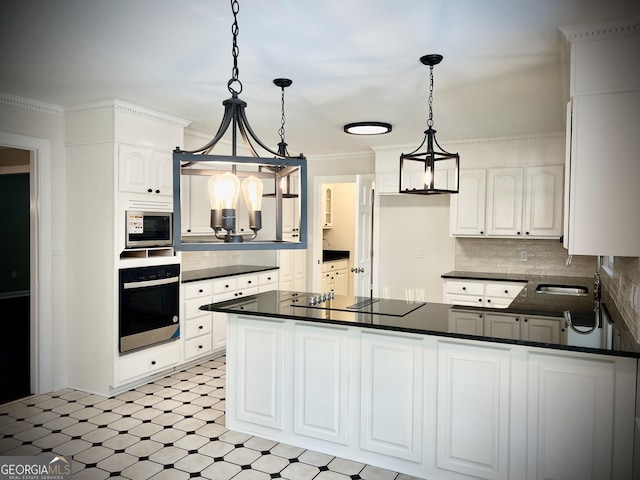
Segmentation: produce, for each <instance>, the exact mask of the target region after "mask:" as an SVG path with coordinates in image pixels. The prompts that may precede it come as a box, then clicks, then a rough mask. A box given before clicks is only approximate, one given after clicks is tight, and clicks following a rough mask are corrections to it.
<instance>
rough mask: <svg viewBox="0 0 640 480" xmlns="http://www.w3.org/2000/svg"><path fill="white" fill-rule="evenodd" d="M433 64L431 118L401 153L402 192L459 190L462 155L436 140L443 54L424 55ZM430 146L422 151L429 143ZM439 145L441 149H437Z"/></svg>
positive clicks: (430, 95)
mask: <svg viewBox="0 0 640 480" xmlns="http://www.w3.org/2000/svg"><path fill="white" fill-rule="evenodd" d="M420 61H421V62H422V63H423V64H424V65H428V66H429V71H430V76H429V118H428V120H427V129H426V130H425V132H424V138H423V140H422V143H421V144H420V146H418V148H416V149H415V150H414V151H413V152H411V153H403V154H401V155H400V185H399V190H400V193H412V194H421V195H430V194H436V193H458V183H459V179H460V156H459V155H458V154H457V153H450V152H447V151H445V150H444V149H443V148H442V147H441V146H440V145H439V144H438V141H437V140H436V130H435V129H434V128H433V67H434V65H437V64H439V63H440V62H441V61H442V55H438V54H430V55H425V56H423V57H421V58H420ZM425 144H426V147H427V150H426V151H424V152H421V153H419V150H420V149H421V148H422V147H423V146H425ZM436 147H437V149H436Z"/></svg>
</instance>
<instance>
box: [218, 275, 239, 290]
mask: <svg viewBox="0 0 640 480" xmlns="http://www.w3.org/2000/svg"><path fill="white" fill-rule="evenodd" d="M235 289H236V279H235V278H229V277H225V278H219V279H218V280H214V281H213V293H224V292H233V291H234V290H235Z"/></svg>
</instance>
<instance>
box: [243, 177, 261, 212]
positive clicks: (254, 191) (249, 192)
mask: <svg viewBox="0 0 640 480" xmlns="http://www.w3.org/2000/svg"><path fill="white" fill-rule="evenodd" d="M263 190H264V186H263V184H262V180H260V179H259V178H256V177H254V176H253V175H251V176H249V177H247V178H245V179H244V180H243V181H242V194H243V195H244V200H245V202H246V204H247V208H248V209H249V211H252V212H255V211H258V210H262V191H263Z"/></svg>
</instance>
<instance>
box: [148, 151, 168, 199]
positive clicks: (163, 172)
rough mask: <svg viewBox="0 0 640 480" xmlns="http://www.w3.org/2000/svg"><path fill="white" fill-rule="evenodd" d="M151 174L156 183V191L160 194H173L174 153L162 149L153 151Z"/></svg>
mask: <svg viewBox="0 0 640 480" xmlns="http://www.w3.org/2000/svg"><path fill="white" fill-rule="evenodd" d="M150 162H151V174H152V175H153V180H152V181H153V183H154V185H155V187H154V192H155V193H157V194H159V195H169V196H171V195H173V154H172V152H165V151H160V150H153V151H152V152H151V159H150Z"/></svg>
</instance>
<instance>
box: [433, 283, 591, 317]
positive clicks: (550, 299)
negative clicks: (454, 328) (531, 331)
mask: <svg viewBox="0 0 640 480" xmlns="http://www.w3.org/2000/svg"><path fill="white" fill-rule="evenodd" d="M442 278H446V279H462V280H485V281H486V280H488V281H492V280H494V281H508V282H517V283H523V284H524V288H523V289H522V291H521V292H520V294H519V295H518V296H517V297H516V298H514V299H513V301H512V302H511V305H509V307H508V308H506V309H496V310H495V311H496V312H504V313H514V314H526V315H542V316H552V317H560V318H561V317H563V316H564V315H563V312H564V311H565V310H569V311H571V314H572V316H573V318H575V319H576V320H577V321H578V324H580V325H582V324H587V325H589V324H591V323H592V318H593V310H594V305H595V304H594V300H595V298H594V291H593V290H594V283H595V278H594V277H567V276H550V275H523V274H502V273H476V272H458V271H454V272H449V273H445V274H444V275H442ZM541 284H551V285H575V286H581V287H586V288H587V289H588V292H589V294H588V295H587V296H585V297H574V296H570V295H552V294H544V293H537V292H536V289H537V287H538V285H541ZM465 308H473V307H465ZM477 310H480V311H484V310H487V309H486V308H482V307H478V308H477Z"/></svg>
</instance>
